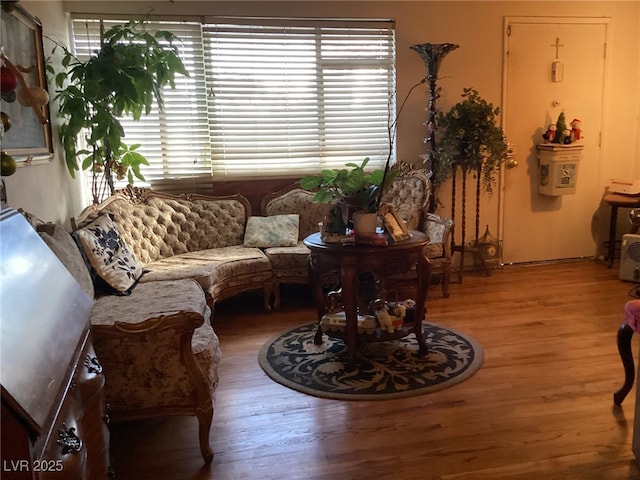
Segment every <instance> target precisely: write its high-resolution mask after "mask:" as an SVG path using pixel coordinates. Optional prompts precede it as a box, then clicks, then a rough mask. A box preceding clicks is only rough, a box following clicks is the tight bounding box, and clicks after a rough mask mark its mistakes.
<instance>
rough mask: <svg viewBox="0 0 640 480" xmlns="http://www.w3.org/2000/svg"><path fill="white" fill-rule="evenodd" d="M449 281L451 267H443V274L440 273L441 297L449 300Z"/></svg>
mask: <svg viewBox="0 0 640 480" xmlns="http://www.w3.org/2000/svg"><path fill="white" fill-rule="evenodd" d="M450 279H451V265H445V266H444V272H443V273H442V296H443V297H445V298H449V282H450Z"/></svg>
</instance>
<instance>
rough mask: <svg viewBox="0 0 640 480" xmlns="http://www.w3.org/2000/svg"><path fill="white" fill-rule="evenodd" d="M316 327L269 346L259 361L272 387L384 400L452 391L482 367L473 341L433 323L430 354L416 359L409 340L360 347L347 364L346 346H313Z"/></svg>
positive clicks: (327, 340) (427, 327)
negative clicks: (279, 385) (269, 378)
mask: <svg viewBox="0 0 640 480" xmlns="http://www.w3.org/2000/svg"><path fill="white" fill-rule="evenodd" d="M316 329H317V324H315V323H311V324H307V325H302V326H299V327H296V328H292V329H290V330H287V331H285V332H282V333H281V334H279V335H277V336H276V337H274V338H272V339H271V340H269V341H268V342H267V343H265V344H264V345H263V346H262V348H261V349H260V354H259V357H258V361H259V363H260V366H261V367H262V369H263V370H264V371H265V373H266V374H267V375H268V376H269V377H271V378H272V379H273V380H274V381H276V382H278V383H280V384H282V385H284V386H286V387H289V388H291V389H293V390H297V391H299V392H303V393H306V394H309V395H314V396H317V397H323V398H332V399H338V400H385V399H390V398H399V397H408V396H412V395H422V394H426V393H431V392H435V391H437V390H442V389H444V388H448V387H451V386H453V385H455V384H457V383H460V382H462V381H463V380H466V379H467V378H469V377H470V376H471V375H472V374H473V373H475V372H476V371H477V370H478V369H479V368H480V366H481V365H482V354H483V352H482V348H481V347H480V346H479V345H478V344H477V343H476V342H475V341H474V340H473V339H472V338H470V337H468V336H467V335H463V334H461V333H458V332H455V331H453V330H451V329H449V328H446V327H442V326H440V325H434V324H431V323H424V324H423V331H424V338H425V340H426V343H427V347H428V353H427V354H426V355H425V356H421V357H420V356H417V355H416V353H417V351H418V342H417V341H416V339H415V335H413V334H411V335H408V336H406V337H405V338H403V339H400V340H395V341H389V342H372V343H366V344H364V345H362V346H361V347H360V349H359V351H358V353H357V355H356V356H355V359H354V360H351V361H350V360H349V356H348V353H347V348H346V345H345V343H344V342H343V341H342V340H340V339H335V338H331V337H328V336H327V335H324V336H323V343H322V344H321V345H315V344H314V343H313V337H314V335H315V333H316Z"/></svg>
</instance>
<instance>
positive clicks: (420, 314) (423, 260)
mask: <svg viewBox="0 0 640 480" xmlns="http://www.w3.org/2000/svg"><path fill="white" fill-rule="evenodd" d="M416 273H417V274H418V290H417V294H416V311H415V313H414V315H415V316H414V318H413V333H414V334H415V336H416V340H417V341H418V345H419V348H418V355H420V356H423V355H426V354H427V352H428V349H427V343H426V342H425V340H424V336H423V335H422V321H423V320H424V318H425V315H426V313H427V307H426V301H427V289H428V288H429V283H428V282H429V281H430V280H429V279H430V278H431V262H430V261H429V259H428V258H427V257H426V256H424V255H420V258H419V259H418V265H417V266H416Z"/></svg>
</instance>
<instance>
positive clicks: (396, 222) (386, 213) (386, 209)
mask: <svg viewBox="0 0 640 480" xmlns="http://www.w3.org/2000/svg"><path fill="white" fill-rule="evenodd" d="M378 214H379V216H380V218H381V219H382V223H383V224H384V228H385V230H386V232H387V234H388V235H389V237H391V240H393V241H394V242H400V241H402V240H407V239H408V238H411V234H410V233H409V230H407V226H406V225H405V224H404V222H403V221H402V219H401V218H400V217H399V216H398V213H397V212H396V211H395V209H394V208H393V206H392V205H390V204H388V203H385V204H383V205H381V206H380V209H379V211H378Z"/></svg>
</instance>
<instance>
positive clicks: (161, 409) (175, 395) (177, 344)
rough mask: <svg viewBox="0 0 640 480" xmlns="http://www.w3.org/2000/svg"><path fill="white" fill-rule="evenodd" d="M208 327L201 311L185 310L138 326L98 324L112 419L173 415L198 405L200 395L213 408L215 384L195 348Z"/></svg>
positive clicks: (96, 334)
mask: <svg viewBox="0 0 640 480" xmlns="http://www.w3.org/2000/svg"><path fill="white" fill-rule="evenodd" d="M203 324H204V317H203V316H202V315H200V314H199V313H196V312H184V311H182V312H178V313H175V314H172V315H166V316H159V317H155V318H149V319H147V320H144V321H142V322H138V323H124V322H115V323H114V324H112V325H95V326H93V328H92V331H93V336H94V343H95V345H94V346H95V350H96V353H97V354H98V355H99V357H98V358H100V361H101V362H102V364H103V366H104V370H105V377H106V378H107V385H106V390H107V398H108V400H109V403H110V405H111V415H112V416H114V417H115V418H124V419H129V418H138V417H146V416H149V412H150V411H155V410H158V414H169V413H171V411H172V410H174V409H176V408H178V407H181V406H185V405H186V404H188V403H192V402H193V400H190V399H192V398H193V396H194V395H195V396H196V397H197V398H198V402H197V403H198V404H200V403H201V402H204V403H205V404H206V403H209V404H210V403H211V386H210V385H208V383H209V382H208V381H207V378H206V375H205V373H204V372H203V371H202V370H201V369H200V367H199V365H198V363H197V361H196V358H195V355H194V353H193V350H192V346H191V342H192V338H193V334H194V331H195V330H196V328H198V327H200V326H201V325H203ZM209 328H211V327H209ZM211 333H213V330H211ZM207 399H208V401H207Z"/></svg>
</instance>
